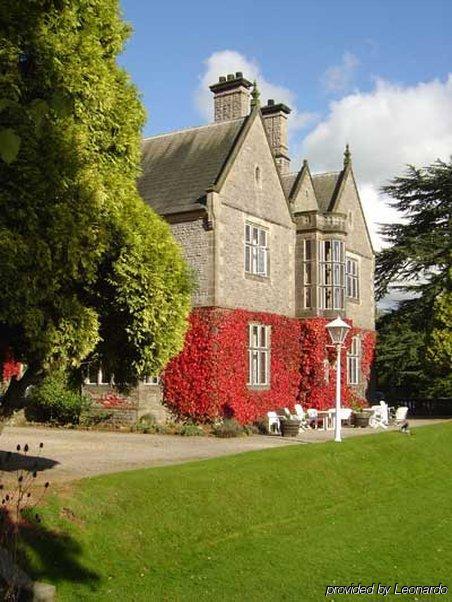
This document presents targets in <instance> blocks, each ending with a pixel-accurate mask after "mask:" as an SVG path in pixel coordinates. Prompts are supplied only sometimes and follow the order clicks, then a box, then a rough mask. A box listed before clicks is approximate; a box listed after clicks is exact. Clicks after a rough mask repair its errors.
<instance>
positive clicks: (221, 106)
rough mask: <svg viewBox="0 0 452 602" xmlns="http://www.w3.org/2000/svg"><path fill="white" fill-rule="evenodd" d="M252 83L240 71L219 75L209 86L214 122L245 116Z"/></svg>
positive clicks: (248, 108) (247, 110)
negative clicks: (212, 99) (212, 96)
mask: <svg viewBox="0 0 452 602" xmlns="http://www.w3.org/2000/svg"><path fill="white" fill-rule="evenodd" d="M252 86H253V84H252V83H251V82H250V81H248V80H247V79H245V78H244V77H243V74H242V72H241V71H237V72H236V74H235V75H234V74H233V73H228V75H227V76H224V75H222V76H220V78H219V80H218V82H217V83H215V84H212V85H211V86H209V88H210V90H211V92H213V95H214V117H215V122H219V121H229V120H230V119H238V118H239V117H245V115H248V113H249V110H250V88H251V87H252Z"/></svg>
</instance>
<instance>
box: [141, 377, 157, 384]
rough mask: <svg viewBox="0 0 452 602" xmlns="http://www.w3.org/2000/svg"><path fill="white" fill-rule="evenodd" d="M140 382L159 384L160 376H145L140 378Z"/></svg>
mask: <svg viewBox="0 0 452 602" xmlns="http://www.w3.org/2000/svg"><path fill="white" fill-rule="evenodd" d="M142 383H143V384H145V385H159V384H160V377H159V376H145V377H144V378H143V380H142Z"/></svg>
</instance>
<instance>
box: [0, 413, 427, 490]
mask: <svg viewBox="0 0 452 602" xmlns="http://www.w3.org/2000/svg"><path fill="white" fill-rule="evenodd" d="M432 422H438V421H434V420H416V421H414V420H413V421H412V422H411V425H412V426H414V425H416V426H421V425H423V424H431V423H432ZM375 433H376V431H374V430H373V429H350V428H348V429H343V436H344V438H347V437H353V436H357V435H366V434H375ZM332 438H333V433H332V432H331V431H326V432H325V431H320V430H318V431H308V432H306V433H303V434H302V435H301V436H300V437H299V438H297V439H283V438H282V437H277V436H262V435H255V436H251V437H240V438H236V439H218V438H215V437H180V436H170V435H142V434H137V433H118V432H96V431H75V430H74V431H72V430H65V429H56V428H32V427H6V428H5V429H4V431H3V433H2V434H1V435H0V456H4V452H7V451H13V452H14V451H15V449H16V446H17V444H21V445H22V446H23V445H24V444H25V443H28V445H29V447H30V452H29V455H30V456H31V461H33V456H34V454H36V453H37V452H38V449H39V443H40V442H41V441H42V442H43V443H44V448H43V450H42V453H41V457H40V459H39V470H42V471H44V472H45V473H46V476H47V475H48V478H49V479H51V480H52V481H56V480H57V481H68V480H73V479H78V478H82V477H91V476H94V475H98V474H104V473H110V472H120V471H123V470H133V469H136V468H143V467H148V466H162V465H166V464H179V463H181V462H188V461H190V460H201V459H206V458H214V457H217V456H225V455H229V454H237V453H241V452H246V451H251V450H261V449H267V448H271V447H281V446H284V445H297V444H298V445H300V444H306V443H321V442H324V441H329V440H331V439H332Z"/></svg>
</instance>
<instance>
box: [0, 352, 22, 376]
mask: <svg viewBox="0 0 452 602" xmlns="http://www.w3.org/2000/svg"><path fill="white" fill-rule="evenodd" d="M21 374H22V364H21V363H20V362H16V360H15V359H14V358H13V357H12V356H11V354H10V353H8V352H7V353H6V357H5V359H4V361H3V366H2V379H3V382H7V381H9V380H10V379H11V378H13V376H15V377H20V376H21Z"/></svg>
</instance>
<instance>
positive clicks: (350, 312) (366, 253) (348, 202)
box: [336, 174, 375, 330]
mask: <svg viewBox="0 0 452 602" xmlns="http://www.w3.org/2000/svg"><path fill="white" fill-rule="evenodd" d="M336 211H339V212H341V213H344V214H345V215H346V216H347V220H348V226H347V227H348V235H347V239H346V247H347V251H348V252H350V253H351V254H352V255H353V256H354V257H356V258H357V259H358V261H359V276H360V278H359V284H360V297H359V300H358V301H353V300H350V299H347V305H346V315H347V317H348V318H350V319H352V320H353V322H354V324H355V325H356V326H357V327H358V328H363V329H366V330H375V293H374V266H375V259H374V253H373V249H372V245H371V242H370V240H369V237H368V235H367V230H366V223H365V220H364V215H363V213H362V209H361V206H360V202H359V197H358V193H357V190H356V187H355V183H354V181H353V177H352V175H351V174H350V175H349V176H348V178H347V181H346V182H345V184H344V188H343V191H342V195H341V198H340V199H339V202H338V205H337V207H336Z"/></svg>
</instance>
